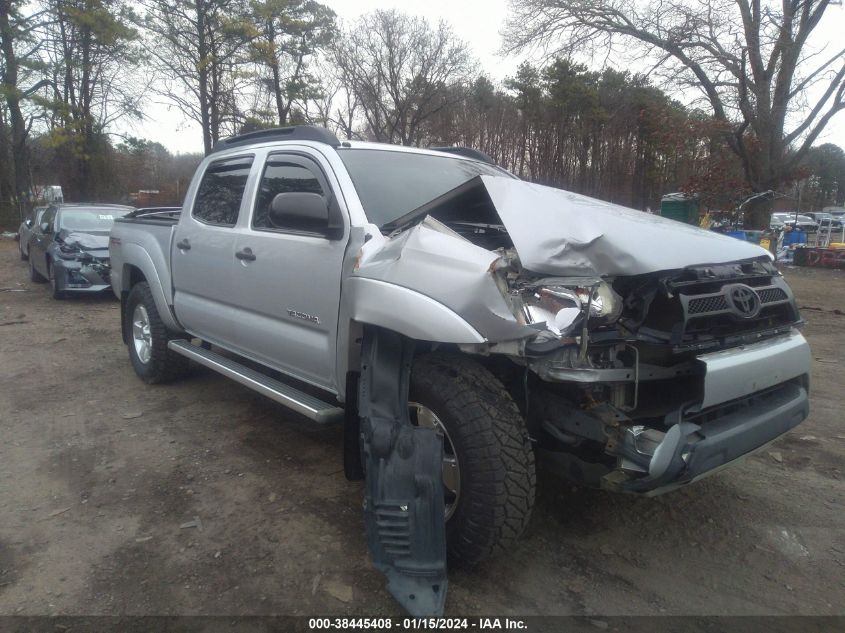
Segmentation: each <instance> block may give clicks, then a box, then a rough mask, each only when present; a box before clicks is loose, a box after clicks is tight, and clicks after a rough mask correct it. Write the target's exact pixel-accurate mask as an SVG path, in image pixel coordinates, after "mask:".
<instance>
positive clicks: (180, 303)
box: [170, 155, 253, 348]
mask: <svg viewBox="0 0 845 633" xmlns="http://www.w3.org/2000/svg"><path fill="white" fill-rule="evenodd" d="M252 163H253V156H252V155H246V156H237V157H232V158H224V159H220V160H216V161H213V162H211V163H209V164H208V166H207V167H206V170H205V173H204V174H203V177H202V180H201V181H200V184H199V187H198V189H197V192H196V195H195V196H194V202H193V206H192V208H191V209H185V211H184V212H183V213H187V216H186V215H183V217H182V219H181V220H180V222H179V224H178V225H177V227H176V230H175V232H174V237H173V244H172V245H171V249H172V252H171V257H170V261H171V269H172V271H173V288H174V296H173V307H174V310H175V312H176V316H177V318H178V319H179V322H180V323H181V324H182V326H183V327H184V328H185V329H186V330H187V331H188V332H190V333H191V334H193V335H194V336H198V337H200V338H202V339H205V340H207V341H210V342H212V343H215V344H217V345H220V346H222V347H229V348H231V347H233V346H234V338H235V309H234V308H233V306H232V303H233V301H234V300H235V291H234V287H233V281H232V269H233V265H234V262H235V261H236V260H235V241H236V239H237V234H236V231H235V225H236V224H237V222H238V218H239V217H240V216H241V214H242V213H246V212H247V210H246V207H247V205H246V203H245V202H244V200H245V199H246V196H245V193H246V191H247V188H248V186H249V182H250V181H249V176H250V170H251V168H252ZM188 212H189V213H188Z"/></svg>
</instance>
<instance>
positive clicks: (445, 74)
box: [336, 10, 475, 145]
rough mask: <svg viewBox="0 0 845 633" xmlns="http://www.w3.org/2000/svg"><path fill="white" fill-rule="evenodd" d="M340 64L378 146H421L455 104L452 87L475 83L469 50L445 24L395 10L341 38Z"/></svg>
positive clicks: (377, 15)
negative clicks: (427, 129)
mask: <svg viewBox="0 0 845 633" xmlns="http://www.w3.org/2000/svg"><path fill="white" fill-rule="evenodd" d="M336 60H337V62H338V64H339V67H340V69H341V72H342V76H343V77H344V78H345V81H346V84H347V85H346V89H347V91H348V92H349V93H352V94H354V95H355V97H356V98H357V101H358V104H359V105H360V109H361V112H362V114H363V116H364V119H365V121H366V126H367V128H368V132H369V133H370V134H371V135H372V136H373V137H374V138H375V139H376V140H378V141H383V142H390V143H395V142H399V143H402V144H403V145H417V144H419V143H420V142H421V141H422V137H423V131H424V124H425V122H426V121H427V120H428V119H430V118H431V117H432V116H433V115H434V114H436V113H437V112H439V111H440V110H442V109H443V108H445V107H447V106H448V105H449V104H450V103H452V102H453V97H452V95H454V94H456V93H455V92H454V91H450V90H449V88H451V87H453V86H455V85H461V84H467V83H469V82H470V81H471V76H472V73H473V71H474V69H475V62H474V61H473V59H472V56H471V54H470V50H469V47H468V46H467V44H466V43H464V42H463V41H461V40H459V39H457V38H456V37H455V35H454V34H453V32H452V29H451V28H450V27H449V25H448V24H446V23H445V22H443V21H440V22H439V23H438V24H437V25H436V26H432V25H431V24H429V22H428V21H427V20H425V19H424V18H418V17H411V16H408V15H405V14H403V13H399V12H398V11H395V10H390V11H381V10H379V11H374V12H372V13H369V14H367V15H364V16H363V17H361V18H360V19H359V20H358V21H357V22H356V23H355V25H354V26H353V27H352V29H351V30H350V31H349V32H348V33H346V34H345V36H344V37H343V38H341V39H340V41H339V45H338V50H337V52H336Z"/></svg>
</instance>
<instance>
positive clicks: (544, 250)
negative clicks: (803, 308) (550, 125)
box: [478, 176, 769, 276]
mask: <svg viewBox="0 0 845 633" xmlns="http://www.w3.org/2000/svg"><path fill="white" fill-rule="evenodd" d="M478 178H479V179H480V181H481V182H482V183H483V185H484V187H485V188H486V190H487V193H488V195H489V196H490V200H491V201H492V202H493V205H494V206H495V208H496V211H497V212H498V214H499V217H500V218H501V219H502V222H503V223H504V225H505V228H506V229H507V231H508V234H509V235H510V237H511V240H512V241H513V244H514V248H515V250H516V252H517V254H518V255H519V259H520V261H521V263H522V266H523V267H524V268H526V269H527V270H530V271H533V272H536V273H541V274H549V275H561V276H568V275H573V276H582V275H610V276H616V275H640V274H645V273H652V272H657V271H661V270H674V269H680V268H686V267H687V266H694V265H702V264H719V263H727V262H732V261H738V260H747V259H755V258H759V257H765V256H769V252H768V251H766V250H765V249H763V248H761V247H760V246H757V245H754V244H750V243H748V242H744V241H742V240H738V239H736V238H733V237H728V236H725V235H720V234H718V233H714V232H713V231H705V230H704V229H700V228H698V227H694V226H690V225H688V224H684V223H682V222H678V221H675V220H669V219H666V218H662V217H660V216H656V215H651V214H649V213H644V212H642V211H635V210H634V209H629V208H627V207H623V206H620V205H616V204H611V203H609V202H604V201H602V200H596V199H594V198H588V197H587V196H582V195H579V194H577V193H571V192H569V191H564V190H562V189H554V188H552V187H545V186H543V185H535V184H531V183H527V182H524V181H521V180H513V179H510V178H499V177H495V176H479V177H478Z"/></svg>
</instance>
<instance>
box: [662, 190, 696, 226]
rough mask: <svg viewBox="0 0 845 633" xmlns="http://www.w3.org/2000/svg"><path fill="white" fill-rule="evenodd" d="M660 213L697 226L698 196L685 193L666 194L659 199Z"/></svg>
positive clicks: (665, 216)
mask: <svg viewBox="0 0 845 633" xmlns="http://www.w3.org/2000/svg"><path fill="white" fill-rule="evenodd" d="M660 215H662V216H663V217H664V218H670V219H672V220H677V221H678V222H684V223H685V224H694V225H696V226H698V198H697V197H695V196H690V195H688V194H685V193H669V194H666V195H665V196H663V198H662V199H661V201H660Z"/></svg>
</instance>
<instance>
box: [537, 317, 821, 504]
mask: <svg viewBox="0 0 845 633" xmlns="http://www.w3.org/2000/svg"><path fill="white" fill-rule="evenodd" d="M810 362H811V357H810V348H809V346H808V345H807V342H806V340H805V339H804V337H803V336H802V335H801V334H800V332H798V331H797V330H793V331H791V332H790V333H789V334H787V335H784V336H779V337H774V338H771V339H766V340H763V341H760V342H758V343H753V344H749V345H743V346H741V347H736V348H732V349H727V350H723V351H720V352H715V353H711V354H703V355H700V356H698V357H697V359H696V361H695V363H697V365H698V366H697V367H694V368H693V370H692V373H693V374H694V375H695V376H698V377H699V378H698V379H699V380H700V381H701V382H700V383H699V388H698V389H697V390H694V391H693V393H695V392H697V393H698V396H697V397H696V398H695V401H691V402H687V403H686V404H684V405H682V406H679V407H678V408H677V409H675V410H674V411H672V412H671V413H669V414H668V415H666V416H665V417H664V418H663V419H662V421H657V420H654V419H651V420H646V422H648V424H649V426H645V425H640V424H638V422H637V421H636V418H634V419H631V418H628V416H626V415H625V414H624V413H623V412H622V411H620V410H618V409H615V408H613V407H611V406H610V405H607V404H605V405H600V406H596V407H594V408H591V409H587V410H581V411H578V412H577V413H573V412H570V413H569V414H566V415H563V416H562V418H568V419H569V422H568V424H567V422H566V421H564V422H562V423H560V422H559V423H557V426H558V428H559V429H560V430H562V431H563V432H564V433H570V434H572V433H575V434H577V435H580V436H581V437H583V438H586V439H588V440H590V441H591V442H592V443H593V444H592V446H593V447H594V448H597V449H598V450H599V451H600V453H596V452H594V453H592V456H591V457H590V456H589V455H587V457H585V455H584V453H583V451H579V450H578V449H575V450H566V449H563V450H562V451H542V450H541V451H540V456H541V458H546V460H547V461H549V462H550V463H551V465H552V467H553V468H555V469H556V470H558V471H559V472H561V473H562V474H564V475H565V476H566V477H568V478H569V479H572V480H574V481H576V482H578V483H581V484H583V485H587V486H593V487H601V488H605V489H609V490H615V491H619V492H630V493H636V494H644V495H648V496H651V495H657V494H661V493H663V492H667V491H669V490H672V489H674V488H677V487H679V486H683V485H686V484H688V483H691V482H693V481H696V480H698V479H701V478H702V477H704V476H705V475H708V474H711V473H714V472H716V471H718V470H720V469H721V468H723V467H724V466H727V465H728V464H730V463H731V462H733V461H735V460H737V459H739V458H741V457H743V456H745V455H747V454H749V453H751V452H753V451H755V450H757V449H759V448H761V447H763V446H765V445H767V444H768V443H770V442H772V441H773V440H775V439H777V438H778V437H780V436H781V435H783V434H784V433H786V432H787V431H789V430H790V429H792V428H794V427H795V426H797V425H798V424H799V423H800V422H801V421H802V420H804V419H805V418H806V417H807V416H808V415H809V398H808V389H809V375H810ZM575 415H577V416H578V418H577V419H576V418H575V417H574V416H575ZM591 424H592V428H593V432H592V435H589V434H587V433H585V432H584V430H585V429H587V428H590V426H591ZM545 428H549V427H548V426H546V427H545ZM560 437H564V436H563V435H561V436H560ZM599 447H600V448H599Z"/></svg>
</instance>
